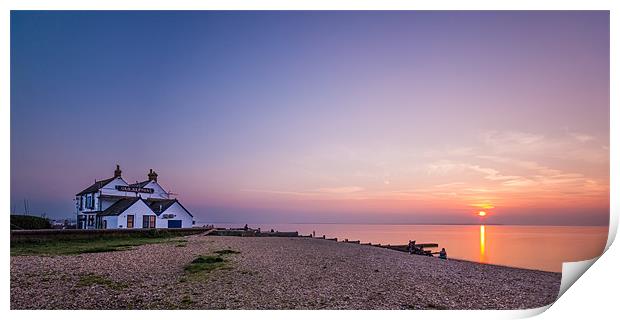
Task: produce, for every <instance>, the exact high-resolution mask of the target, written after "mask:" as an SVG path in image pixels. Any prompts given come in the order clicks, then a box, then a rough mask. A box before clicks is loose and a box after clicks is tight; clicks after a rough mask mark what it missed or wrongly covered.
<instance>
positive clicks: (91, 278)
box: [77, 274, 128, 290]
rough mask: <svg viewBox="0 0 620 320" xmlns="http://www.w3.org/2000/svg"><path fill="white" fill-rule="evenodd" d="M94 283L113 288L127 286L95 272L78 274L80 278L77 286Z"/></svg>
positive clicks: (117, 288) (92, 284) (88, 285)
mask: <svg viewBox="0 0 620 320" xmlns="http://www.w3.org/2000/svg"><path fill="white" fill-rule="evenodd" d="M94 285H100V286H106V287H108V288H110V289H113V290H122V289H125V288H127V287H128V285H127V284H124V283H121V282H116V281H113V280H110V279H108V278H106V277H104V276H100V275H96V274H87V275H83V276H80V280H79V281H78V283H77V286H78V287H91V286H94Z"/></svg>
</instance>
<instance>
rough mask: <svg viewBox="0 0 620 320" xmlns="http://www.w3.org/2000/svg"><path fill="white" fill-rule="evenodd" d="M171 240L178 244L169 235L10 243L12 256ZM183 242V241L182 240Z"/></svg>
mask: <svg viewBox="0 0 620 320" xmlns="http://www.w3.org/2000/svg"><path fill="white" fill-rule="evenodd" d="M163 242H173V243H175V244H180V243H181V242H180V241H179V240H178V239H176V240H172V237H171V236H169V235H166V234H164V235H161V236H155V237H154V236H142V237H137V236H136V237H119V238H95V239H74V240H46V241H29V242H19V243H11V255H12V256H34V255H38V256H41V255H42V256H56V255H73V254H81V253H99V252H111V251H124V250H130V249H132V248H133V247H135V246H141V245H145V244H152V243H163ZM182 243H183V244H185V242H182Z"/></svg>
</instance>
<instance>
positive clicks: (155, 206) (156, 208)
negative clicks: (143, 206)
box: [146, 198, 194, 217]
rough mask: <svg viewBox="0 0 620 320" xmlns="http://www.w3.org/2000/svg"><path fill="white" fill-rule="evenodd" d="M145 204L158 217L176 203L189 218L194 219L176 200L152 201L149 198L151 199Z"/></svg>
mask: <svg viewBox="0 0 620 320" xmlns="http://www.w3.org/2000/svg"><path fill="white" fill-rule="evenodd" d="M146 203H147V204H148V205H149V207H150V208H151V210H153V212H155V214H156V215H160V214H161V213H162V212H164V211H166V210H168V208H170V206H172V205H173V204H174V203H178V204H179V206H181V208H183V210H185V212H187V214H189V216H190V217H194V216H193V215H192V213H191V212H189V210H187V209H185V207H184V206H183V205H182V204H181V203H180V202H179V200H177V199H153V198H151V199H148V200H146ZM160 206H161V207H160Z"/></svg>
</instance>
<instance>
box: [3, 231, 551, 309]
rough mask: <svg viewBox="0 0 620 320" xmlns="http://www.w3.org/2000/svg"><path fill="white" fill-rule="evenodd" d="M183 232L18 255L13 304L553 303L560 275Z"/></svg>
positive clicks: (342, 246)
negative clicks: (194, 272) (219, 257)
mask: <svg viewBox="0 0 620 320" xmlns="http://www.w3.org/2000/svg"><path fill="white" fill-rule="evenodd" d="M183 239H185V240H186V242H183V243H182V244H179V243H178V242H171V243H159V244H149V245H142V246H137V247H134V248H131V249H130V250H125V251H115V252H101V253H88V254H79V255H65V256H12V257H11V309H528V308H537V307H541V306H545V305H548V304H550V303H552V302H554V301H555V299H556V297H557V294H558V290H559V286H560V280H561V274H560V273H553V272H544V271H535V270H526V269H517V268H510V267H503V266H495V265H485V264H479V263H474V262H468V261H458V260H450V259H449V260H441V259H438V258H433V257H425V256H416V255H409V254H407V253H404V252H398V251H394V250H389V249H385V248H378V247H373V246H365V245H359V244H353V243H342V242H335V241H328V240H323V239H313V238H275V237H274V238H271V237H226V236H203V235H193V236H187V237H184V238H183ZM219 250H230V251H231V252H234V253H233V254H226V255H225V256H223V260H224V261H225V262H224V263H222V265H221V267H218V268H216V269H214V270H210V271H209V272H208V273H205V274H202V275H201V276H199V277H190V276H188V275H187V271H186V270H185V269H184V268H185V267H186V266H187V265H188V264H190V263H191V262H192V261H193V260H194V259H195V258H196V257H197V256H199V255H209V254H214V253H215V252H217V251H219ZM88 279H95V280H96V281H90V282H89V281H85V280H88Z"/></svg>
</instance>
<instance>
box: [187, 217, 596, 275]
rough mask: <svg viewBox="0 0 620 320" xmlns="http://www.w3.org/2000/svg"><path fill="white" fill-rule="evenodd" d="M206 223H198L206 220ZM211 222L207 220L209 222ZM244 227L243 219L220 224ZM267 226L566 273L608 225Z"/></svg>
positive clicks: (591, 253)
mask: <svg viewBox="0 0 620 320" xmlns="http://www.w3.org/2000/svg"><path fill="white" fill-rule="evenodd" d="M202 224H203V223H200V222H198V223H196V225H197V226H198V225H202ZM204 224H206V223H204ZM215 226H216V227H226V228H231V227H234V228H240V227H243V225H242V224H226V223H222V224H217V223H216V224H215ZM248 226H249V227H251V228H261V230H271V229H274V230H277V231H298V232H299V233H300V234H302V235H309V234H312V233H314V234H315V235H316V236H317V237H322V236H323V235H325V236H326V237H328V238H338V240H339V241H342V240H344V239H348V240H351V241H355V240H360V241H361V242H362V243H365V242H371V243H373V244H383V245H387V244H392V245H396V244H407V243H408V241H409V240H415V241H416V242H417V243H437V244H438V245H439V247H438V248H432V249H431V250H432V251H439V250H441V248H445V249H446V251H447V253H448V258H452V259H461V260H468V261H474V262H480V263H488V264H495V265H504V266H510V267H517V268H525V269H534V270H543V271H551V272H561V271H562V263H563V262H573V261H582V260H588V259H592V258H594V257H597V256H599V255H600V254H601V253H602V252H603V249H604V248H605V244H606V242H607V233H608V227H606V226H605V227H596V226H515V225H400V224H399V225H393V224H249V225H248Z"/></svg>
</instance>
